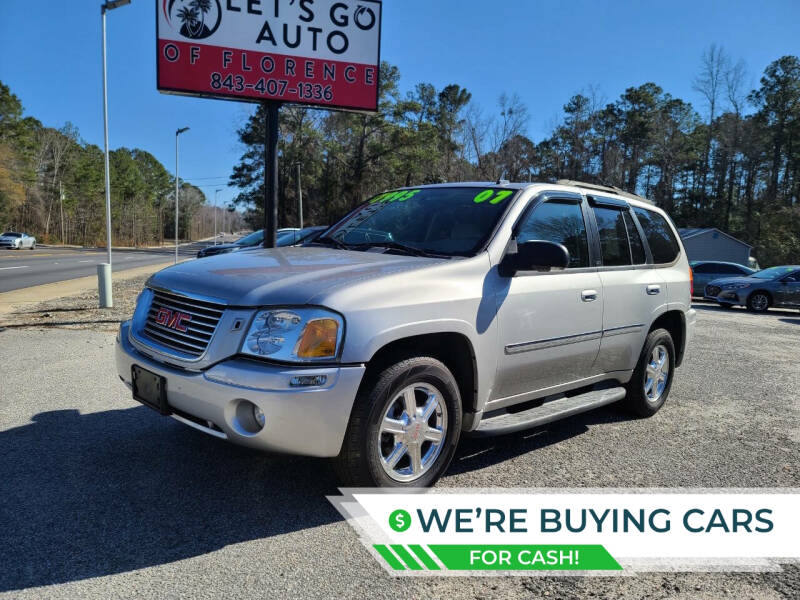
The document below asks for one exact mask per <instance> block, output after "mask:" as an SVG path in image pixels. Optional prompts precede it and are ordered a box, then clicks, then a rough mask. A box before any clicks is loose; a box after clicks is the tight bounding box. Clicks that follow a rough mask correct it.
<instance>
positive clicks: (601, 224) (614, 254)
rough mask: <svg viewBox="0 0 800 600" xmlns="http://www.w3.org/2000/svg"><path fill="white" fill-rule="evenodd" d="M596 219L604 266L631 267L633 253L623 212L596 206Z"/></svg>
mask: <svg viewBox="0 0 800 600" xmlns="http://www.w3.org/2000/svg"><path fill="white" fill-rule="evenodd" d="M594 218H595V220H596V221H597V231H598V233H599V234H600V250H601V253H602V255H603V266H605V267H616V266H621V265H630V264H632V263H631V252H630V248H629V247H628V230H627V227H626V226H625V216H624V214H623V212H622V211H621V210H619V209H616V208H606V207H605V206H596V207H595V208H594Z"/></svg>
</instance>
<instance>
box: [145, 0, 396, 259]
mask: <svg viewBox="0 0 800 600" xmlns="http://www.w3.org/2000/svg"><path fill="white" fill-rule="evenodd" d="M381 13H382V6H381V2H380V0H208V1H207V2H197V1H193V0H156V55H157V80H158V82H157V85H158V89H159V90H160V91H162V92H165V93H172V94H184V95H191V96H202V97H209V98H221V99H227V100H240V101H246V102H258V103H261V104H263V106H264V114H265V117H266V119H267V123H266V128H265V133H266V135H265V140H264V141H265V144H264V158H265V161H264V165H265V166H264V171H265V173H264V179H265V181H264V184H265V185H264V225H265V232H264V245H265V246H267V247H271V246H273V245H274V242H275V230H276V228H277V214H278V213H277V209H278V207H277V198H278V175H277V165H278V115H279V108H280V106H281V105H283V104H287V103H292V104H301V105H306V106H312V107H316V108H328V109H334V110H351V111H359V112H375V111H377V109H378V80H379V69H380V31H381Z"/></svg>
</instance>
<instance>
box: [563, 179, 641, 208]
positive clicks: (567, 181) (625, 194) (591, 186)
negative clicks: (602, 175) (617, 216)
mask: <svg viewBox="0 0 800 600" xmlns="http://www.w3.org/2000/svg"><path fill="white" fill-rule="evenodd" d="M556 183H558V184H561V185H571V186H574V187H579V188H585V189H587V190H597V191H600V192H609V193H611V194H616V195H617V196H622V197H624V198H631V199H633V200H639V201H640V202H647V203H648V204H655V202H653V201H652V200H650V199H649V198H645V197H644V196H639V195H638V194H632V193H630V192H626V191H625V190H622V189H620V188H618V187H616V186H613V185H601V184H599V183H586V182H585V181H574V180H572V179H559V180H558V181H556Z"/></svg>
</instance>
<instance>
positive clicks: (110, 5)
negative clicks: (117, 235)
mask: <svg viewBox="0 0 800 600" xmlns="http://www.w3.org/2000/svg"><path fill="white" fill-rule="evenodd" d="M130 3H131V0H113V1H112V0H106V2H105V3H104V4H101V5H100V22H101V29H102V34H103V142H104V144H105V169H106V249H107V254H108V263H107V264H101V265H97V287H98V291H99V296H100V308H111V307H112V306H114V298H113V295H112V289H111V175H110V170H109V166H108V84H107V82H106V79H107V77H106V12H108V11H109V10H114V9H115V8H119V7H120V6H125V5H126V4H130Z"/></svg>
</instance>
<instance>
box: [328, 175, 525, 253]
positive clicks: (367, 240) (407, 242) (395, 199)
mask: <svg viewBox="0 0 800 600" xmlns="http://www.w3.org/2000/svg"><path fill="white" fill-rule="evenodd" d="M514 194H515V190H509V189H505V188H501V187H497V188H494V187H488V188H487V187H439V188H422V189H410V190H399V191H392V192H386V193H385V194H380V195H378V196H375V197H374V198H371V199H370V200H369V201H368V202H366V203H365V204H364V205H362V206H361V207H359V208H358V209H356V210H355V211H354V212H353V213H351V214H350V215H349V216H348V217H346V218H345V220H344V221H342V222H341V223H339V224H338V225H337V226H336V227H335V228H334V229H333V230H332V231H330V232H329V233H327V234H326V235H325V236H323V237H322V238H319V239H320V240H322V241H324V240H325V239H329V238H330V239H333V240H335V241H337V242H339V243H341V244H346V245H347V246H355V247H359V246H364V247H369V246H381V245H395V246H406V247H409V248H413V249H415V250H419V251H421V252H427V253H431V254H440V255H448V256H471V255H473V254H475V253H476V252H478V251H479V250H480V249H481V248H482V247H483V245H484V244H485V243H486V241H487V240H488V239H489V236H490V235H491V233H492V231H493V230H494V227H495V225H496V224H497V221H498V220H499V219H500V216H501V215H502V214H503V211H504V210H505V208H506V206H507V205H508V203H509V202H510V201H511V199H512V198H513V196H514Z"/></svg>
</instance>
